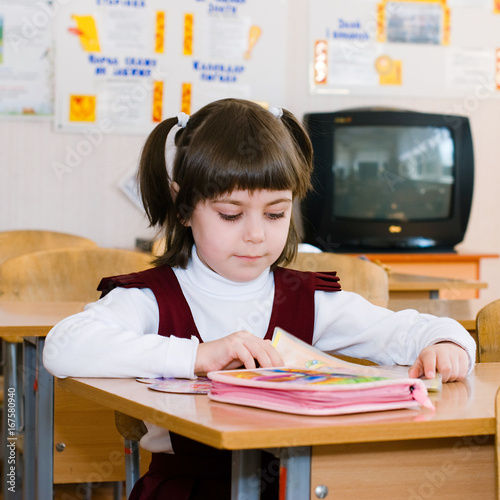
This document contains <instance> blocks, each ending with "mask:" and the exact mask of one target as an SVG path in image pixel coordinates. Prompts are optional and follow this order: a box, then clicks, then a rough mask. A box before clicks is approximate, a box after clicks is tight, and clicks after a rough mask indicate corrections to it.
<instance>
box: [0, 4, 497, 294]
mask: <svg viewBox="0 0 500 500" xmlns="http://www.w3.org/2000/svg"><path fill="white" fill-rule="evenodd" d="M288 4H289V6H290V16H289V21H288V22H289V28H290V29H289V40H288V41H289V44H288V46H289V52H288V61H287V82H288V83H287V94H286V97H285V99H284V102H282V103H276V104H280V105H284V106H286V107H288V109H290V110H291V111H292V112H294V113H295V114H297V116H302V115H303V114H304V113H305V112H308V111H320V110H324V111H326V110H336V109H341V108H347V107H357V106H390V107H402V108H408V109H414V110H418V111H427V112H443V113H451V114H453V113H455V114H465V115H468V116H469V118H470V120H471V127H472V132H473V136H474V149H475V160H476V178H475V185H474V199H473V206H472V213H471V217H470V221H469V227H468V230H467V234H466V237H465V240H464V242H463V243H461V244H460V245H459V246H458V247H457V249H459V250H461V251H464V252H474V253H476V252H478V253H496V252H500V217H498V214H497V213H498V207H499V206H500V199H499V198H500V189H499V188H500V168H498V163H499V161H500V160H499V159H500V134H499V128H500V96H499V97H497V98H492V97H489V98H488V97H486V98H485V97H481V96H482V94H478V95H475V94H474V93H472V94H471V95H470V96H467V97H466V98H461V99H436V98H433V97H432V96H429V98H425V99H423V98H418V99H414V98H401V97H399V98H394V99H391V98H389V97H349V96H312V95H310V94H309V90H308V84H307V78H308V67H307V63H308V51H309V50H310V47H308V46H307V44H306V41H307V0H288ZM471 29H474V27H473V26H471ZM476 29H480V27H477V28H476ZM271 56H274V55H270V57H271ZM91 139H92V140H91ZM91 139H89V138H88V137H85V136H84V135H83V134H63V133H57V134H56V133H55V132H53V128H52V124H51V122H50V121H13V120H8V121H7V120H5V121H0V158H1V163H0V207H1V212H0V213H1V216H0V231H3V230H8V229H27V228H31V229H53V230H58V231H65V232H71V233H76V234H81V235H83V236H86V237H88V238H91V239H93V240H94V241H96V242H97V243H98V244H99V245H102V246H113V247H121V248H132V247H133V246H134V242H135V238H136V237H144V238H149V237H151V236H153V234H154V233H153V232H152V230H151V229H149V228H148V227H147V221H146V219H145V217H144V216H143V215H142V214H141V213H140V212H139V210H137V208H136V207H135V206H134V205H133V204H132V203H131V202H130V201H129V200H128V198H127V197H126V196H125V195H124V194H123V193H122V192H121V190H120V189H119V187H118V183H119V181H120V180H121V179H122V178H123V177H124V176H125V175H127V174H128V173H129V172H130V170H131V169H132V168H134V167H135V166H136V165H137V159H138V156H139V154H140V150H141V147H142V144H143V143H144V140H145V137H144V136H131V135H126V136H125V135H121V136H120V135H106V136H101V137H98V136H95V137H92V138H91ZM92 142H94V143H95V144H92ZM70 150H71V151H80V152H81V153H82V154H84V155H86V156H82V155H79V156H75V154H74V153H73V156H72V157H71V158H69V160H70V162H71V164H72V165H74V168H72V170H71V171H70V172H66V173H62V175H61V174H60V173H59V175H56V173H55V170H54V165H55V164H56V163H62V164H69V162H68V161H67V160H68V158H67V155H68V154H70V153H69V151H70ZM481 274H482V275H481V279H482V280H485V281H488V282H489V283H490V286H489V288H488V289H487V290H485V291H482V292H481V294H482V296H483V297H489V298H491V299H494V298H498V297H500V259H488V260H485V261H484V263H483V265H482V271H481Z"/></svg>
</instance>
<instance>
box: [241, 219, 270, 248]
mask: <svg viewBox="0 0 500 500" xmlns="http://www.w3.org/2000/svg"><path fill="white" fill-rule="evenodd" d="M244 231H245V234H244V235H243V237H244V239H245V241H251V242H252V243H261V242H262V241H264V238H265V235H264V224H263V222H262V221H261V220H257V218H253V217H248V218H247V220H246V224H245V230H244Z"/></svg>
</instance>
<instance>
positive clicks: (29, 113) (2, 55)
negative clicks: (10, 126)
mask: <svg viewBox="0 0 500 500" xmlns="http://www.w3.org/2000/svg"><path fill="white" fill-rule="evenodd" d="M51 19H52V9H51V6H50V2H49V1H44V0H0V95H1V99H0V117H9V118H11V117H34V116H37V117H50V116H51V115H52V113H53V93H52V89H53V85H52V76H53V74H52V71H53V70H52V53H53V51H52V36H51V29H50V28H51Z"/></svg>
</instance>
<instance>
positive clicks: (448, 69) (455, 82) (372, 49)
mask: <svg viewBox="0 0 500 500" xmlns="http://www.w3.org/2000/svg"><path fill="white" fill-rule="evenodd" d="M498 33H500V2H499V1H497V0H350V1H349V2H345V1H343V0H309V41H308V43H309V48H310V50H309V54H310V62H309V83H310V91H311V93H312V94H354V95H387V96H398V95H401V96H425V97H461V96H469V97H470V96H473V97H474V96H476V98H477V99H481V98H484V99H486V98H489V97H498V96H500V63H499V61H500V39H499V38H498Z"/></svg>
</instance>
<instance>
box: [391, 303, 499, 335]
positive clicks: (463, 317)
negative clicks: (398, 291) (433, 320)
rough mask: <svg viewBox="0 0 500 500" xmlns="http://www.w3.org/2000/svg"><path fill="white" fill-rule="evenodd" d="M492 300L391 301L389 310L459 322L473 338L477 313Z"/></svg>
mask: <svg viewBox="0 0 500 500" xmlns="http://www.w3.org/2000/svg"><path fill="white" fill-rule="evenodd" d="M491 301H492V300H491V299H489V298H479V299H466V300H463V299H457V300H454V299H450V300H443V299H413V300H412V299H389V302H388V305H387V308H388V309H390V310H391V311H402V310H404V309H416V310H417V311H418V312H421V313H425V314H434V315H435V316H440V317H446V318H452V319H454V320H456V321H458V322H459V323H460V324H461V325H462V326H463V327H464V328H465V329H466V330H468V331H469V332H470V333H471V334H472V335H473V336H474V334H475V331H476V316H477V313H478V312H479V311H480V310H481V309H482V308H483V307H484V306H486V305H488V304H489V303H490V302H491Z"/></svg>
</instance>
